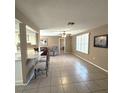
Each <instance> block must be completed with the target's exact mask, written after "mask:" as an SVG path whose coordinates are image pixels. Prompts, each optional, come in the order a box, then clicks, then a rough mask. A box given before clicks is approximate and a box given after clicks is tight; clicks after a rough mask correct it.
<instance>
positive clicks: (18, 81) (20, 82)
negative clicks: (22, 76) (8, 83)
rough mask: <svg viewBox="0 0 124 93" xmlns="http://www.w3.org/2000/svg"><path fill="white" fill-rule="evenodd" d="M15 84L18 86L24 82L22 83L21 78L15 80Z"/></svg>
mask: <svg viewBox="0 0 124 93" xmlns="http://www.w3.org/2000/svg"><path fill="white" fill-rule="evenodd" d="M15 85H16V86H18V85H25V84H23V81H22V80H17V81H15Z"/></svg>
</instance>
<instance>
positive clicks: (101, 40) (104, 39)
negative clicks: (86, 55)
mask: <svg viewBox="0 0 124 93" xmlns="http://www.w3.org/2000/svg"><path fill="white" fill-rule="evenodd" d="M94 47H99V48H108V35H107V34H105V35H99V36H94Z"/></svg>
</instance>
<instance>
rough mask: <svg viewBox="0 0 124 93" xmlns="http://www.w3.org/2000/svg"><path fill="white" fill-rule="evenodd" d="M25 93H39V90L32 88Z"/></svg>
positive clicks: (24, 92)
mask: <svg viewBox="0 0 124 93" xmlns="http://www.w3.org/2000/svg"><path fill="white" fill-rule="evenodd" d="M23 93H37V88H32V89H31V88H30V89H26V90H24V91H23Z"/></svg>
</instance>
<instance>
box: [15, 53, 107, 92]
mask: <svg viewBox="0 0 124 93" xmlns="http://www.w3.org/2000/svg"><path fill="white" fill-rule="evenodd" d="M107 81H108V75H107V73H106V72H104V71H102V70H100V69H98V68H96V67H94V66H92V65H90V64H89V63H87V62H85V61H83V60H81V59H79V58H77V57H75V56H74V55H71V54H65V55H59V56H54V57H50V68H49V72H48V77H45V75H42V74H40V75H39V76H38V77H37V79H33V80H31V82H30V83H29V84H28V85H27V86H25V87H24V86H16V93H107V90H108V89H107V88H108V83H107Z"/></svg>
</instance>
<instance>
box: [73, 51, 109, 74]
mask: <svg viewBox="0 0 124 93" xmlns="http://www.w3.org/2000/svg"><path fill="white" fill-rule="evenodd" d="M72 54H73V55H75V56H77V57H79V58H81V59H82V60H84V61H86V62H87V63H90V64H91V65H93V66H95V67H97V68H99V69H101V70H103V71H105V72H107V73H108V70H106V69H104V68H102V67H100V66H98V65H96V64H94V63H93V62H91V61H89V60H87V59H84V58H82V57H80V56H79V55H77V54H75V53H72Z"/></svg>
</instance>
